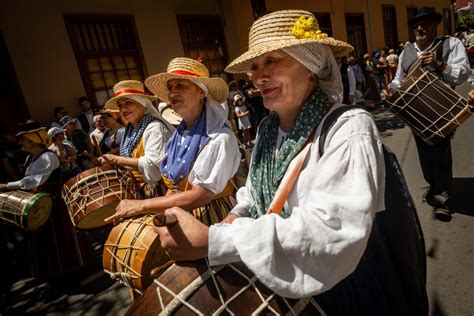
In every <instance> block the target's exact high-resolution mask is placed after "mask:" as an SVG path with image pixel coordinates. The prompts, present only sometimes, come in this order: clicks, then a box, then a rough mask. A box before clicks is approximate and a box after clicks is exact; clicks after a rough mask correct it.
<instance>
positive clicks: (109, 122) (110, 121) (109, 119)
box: [102, 114, 116, 128]
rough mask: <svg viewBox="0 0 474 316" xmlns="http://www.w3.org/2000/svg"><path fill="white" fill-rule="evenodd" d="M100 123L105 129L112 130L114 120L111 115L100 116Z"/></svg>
mask: <svg viewBox="0 0 474 316" xmlns="http://www.w3.org/2000/svg"><path fill="white" fill-rule="evenodd" d="M102 123H103V124H104V126H105V127H106V128H113V127H114V126H115V123H116V121H115V119H114V118H113V117H112V115H108V114H105V115H102Z"/></svg>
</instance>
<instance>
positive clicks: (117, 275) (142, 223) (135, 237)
mask: <svg viewBox="0 0 474 316" xmlns="http://www.w3.org/2000/svg"><path fill="white" fill-rule="evenodd" d="M147 220H148V221H151V219H150V216H143V217H141V218H140V219H139V222H138V223H136V222H127V225H125V224H124V223H123V222H121V223H119V225H120V227H121V228H122V229H121V231H120V234H119V236H118V238H117V240H118V241H120V240H121V239H122V237H123V235H124V234H125V233H128V234H129V235H131V236H132V238H131V240H130V244H129V245H124V246H122V247H120V244H112V243H107V242H106V243H105V245H104V247H105V249H106V250H107V251H108V252H109V253H110V255H111V256H112V257H111V262H110V267H111V268H113V267H115V269H116V270H119V271H117V272H111V271H107V270H104V271H105V272H107V273H108V274H109V275H110V277H111V278H112V279H114V280H117V281H119V282H122V283H124V284H125V285H126V286H127V287H129V288H133V289H134V290H136V289H135V286H134V284H133V281H134V279H139V278H142V277H143V275H142V274H141V273H139V272H137V271H135V270H134V269H133V268H132V267H131V266H129V265H128V264H129V263H130V262H131V256H132V251H142V250H148V249H149V248H148V247H147V245H146V244H144V243H143V242H142V241H141V240H140V239H139V237H140V234H141V233H142V232H143V230H144V229H145V228H146V227H148V226H152V225H151V224H149V223H147ZM129 224H137V225H138V226H139V229H138V230H136V231H135V232H132V231H131V230H130V229H129V227H128V225H129ZM136 242H138V243H139V244H141V246H138V247H137V246H135V243H136ZM109 247H111V248H112V250H111V249H110V248H109ZM124 248H126V251H125V255H124V258H123V260H122V259H121V258H119V257H118V256H117V255H116V252H117V250H119V249H124ZM113 259H115V260H116V262H115V264H114V262H113ZM117 262H118V263H120V264H121V265H118V264H117ZM127 269H128V271H127ZM120 270H121V271H120ZM130 271H131V272H132V273H133V274H132V275H131V274H130V273H129V272H130ZM137 292H139V291H138V290H137ZM139 293H140V294H141V292H139Z"/></svg>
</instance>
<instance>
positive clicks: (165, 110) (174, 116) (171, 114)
mask: <svg viewBox="0 0 474 316" xmlns="http://www.w3.org/2000/svg"><path fill="white" fill-rule="evenodd" d="M158 111H160V114H161V116H162V117H163V118H164V119H165V120H167V121H168V123H170V124H171V125H179V123H181V121H182V120H183V118H182V117H181V116H180V115H179V114H178V113H176V112H175V111H174V110H173V108H172V107H171V105H169V104H166V103H165V102H160V104H158Z"/></svg>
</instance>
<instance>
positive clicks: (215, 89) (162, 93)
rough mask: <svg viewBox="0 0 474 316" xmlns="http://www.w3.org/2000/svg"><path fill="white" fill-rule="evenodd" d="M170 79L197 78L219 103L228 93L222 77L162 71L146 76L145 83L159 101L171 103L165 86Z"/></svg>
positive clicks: (224, 99) (223, 100) (225, 98)
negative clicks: (195, 75)
mask: <svg viewBox="0 0 474 316" xmlns="http://www.w3.org/2000/svg"><path fill="white" fill-rule="evenodd" d="M171 79H186V80H189V79H194V80H199V81H201V82H202V83H204V84H205V85H206V86H207V90H208V93H209V94H210V95H211V97H212V98H213V99H214V100H216V101H217V102H219V103H223V102H225V101H226V100H227V95H228V94H229V88H228V87H227V84H226V83H225V81H224V79H222V78H202V77H193V76H187V75H177V74H169V73H166V72H164V73H161V74H157V75H153V76H150V77H148V78H146V80H145V85H146V86H147V88H148V89H149V90H150V91H151V92H153V93H154V94H155V95H156V96H157V97H158V98H159V99H160V100H161V101H163V102H166V103H171V102H170V100H169V99H168V94H169V90H168V87H167V82H168V80H171Z"/></svg>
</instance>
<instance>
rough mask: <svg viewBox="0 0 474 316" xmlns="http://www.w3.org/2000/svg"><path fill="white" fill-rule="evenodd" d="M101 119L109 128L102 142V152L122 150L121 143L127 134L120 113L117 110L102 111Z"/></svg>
mask: <svg viewBox="0 0 474 316" xmlns="http://www.w3.org/2000/svg"><path fill="white" fill-rule="evenodd" d="M100 119H101V121H102V122H103V124H104V126H105V128H107V130H106V131H105V133H104V137H103V138H102V141H101V142H100V150H101V151H102V153H104V154H105V153H107V154H117V153H119V152H120V143H121V142H122V139H123V135H124V134H125V126H123V124H122V122H121V117H120V114H119V113H117V112H112V111H110V110H108V111H102V112H101V113H100Z"/></svg>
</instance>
